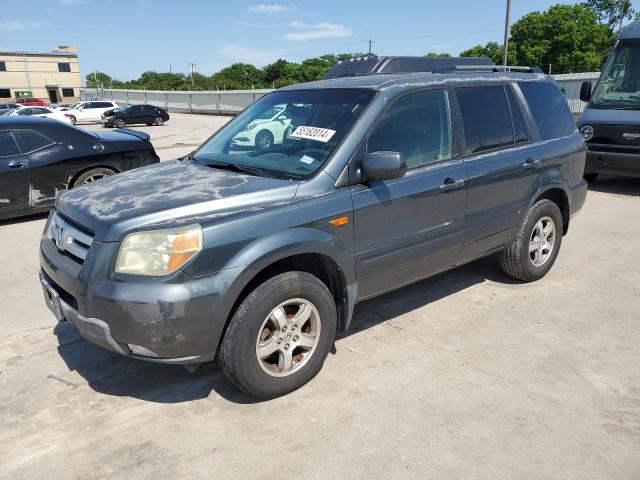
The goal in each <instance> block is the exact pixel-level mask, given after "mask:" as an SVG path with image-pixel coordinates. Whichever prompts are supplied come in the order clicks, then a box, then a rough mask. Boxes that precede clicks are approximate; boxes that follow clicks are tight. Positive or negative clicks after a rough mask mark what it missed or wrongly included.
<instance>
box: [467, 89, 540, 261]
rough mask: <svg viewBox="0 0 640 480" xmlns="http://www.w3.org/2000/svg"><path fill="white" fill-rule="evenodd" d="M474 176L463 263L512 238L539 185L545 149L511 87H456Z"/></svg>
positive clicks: (470, 174)
mask: <svg viewBox="0 0 640 480" xmlns="http://www.w3.org/2000/svg"><path fill="white" fill-rule="evenodd" d="M455 92H456V99H457V102H458V105H459V108H460V116H461V118H462V123H463V126H464V133H465V147H464V148H465V152H464V154H465V164H466V166H467V173H468V175H469V197H468V203H467V232H466V235H465V237H466V238H465V245H464V248H463V249H462V255H461V261H468V260H472V259H474V258H477V257H479V256H482V255H484V254H486V253H489V252H491V251H494V250H496V249H498V248H501V247H502V246H504V245H505V244H507V243H509V242H511V241H512V240H513V238H514V236H515V232H516V230H517V229H518V228H519V226H520V223H521V222H522V218H523V215H524V214H525V213H526V210H527V207H528V204H529V200H530V199H531V198H532V197H533V195H534V194H535V192H536V191H537V190H538V188H539V187H540V181H541V180H540V178H541V177H540V173H541V160H542V155H543V153H542V149H541V148H539V146H537V147H536V146H535V145H532V144H531V142H530V141H529V139H530V138H531V136H530V134H529V133H528V131H527V128H526V127H525V124H524V121H523V116H522V113H521V110H520V105H519V102H517V101H516V99H515V96H514V94H513V91H512V87H511V86H510V85H486V86H461V87H457V88H456V89H455Z"/></svg>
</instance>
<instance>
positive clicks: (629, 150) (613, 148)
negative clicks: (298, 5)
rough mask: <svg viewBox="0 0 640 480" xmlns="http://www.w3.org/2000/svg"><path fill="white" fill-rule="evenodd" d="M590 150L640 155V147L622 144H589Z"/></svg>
mask: <svg viewBox="0 0 640 480" xmlns="http://www.w3.org/2000/svg"><path fill="white" fill-rule="evenodd" d="M589 151H590V152H600V153H624V154H627V155H640V147H638V148H636V147H634V146H622V145H593V144H589Z"/></svg>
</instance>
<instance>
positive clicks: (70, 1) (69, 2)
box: [60, 0, 87, 7]
mask: <svg viewBox="0 0 640 480" xmlns="http://www.w3.org/2000/svg"><path fill="white" fill-rule="evenodd" d="M85 3H87V1H86V0H60V5H65V6H67V7H76V6H78V5H84V4H85Z"/></svg>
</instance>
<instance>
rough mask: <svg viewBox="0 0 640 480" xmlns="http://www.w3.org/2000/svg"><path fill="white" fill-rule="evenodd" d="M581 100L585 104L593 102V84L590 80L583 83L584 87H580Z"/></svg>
mask: <svg viewBox="0 0 640 480" xmlns="http://www.w3.org/2000/svg"><path fill="white" fill-rule="evenodd" d="M580 100H582V101H583V102H588V101H589V100H591V82H590V81H588V80H587V81H584V82H582V85H580Z"/></svg>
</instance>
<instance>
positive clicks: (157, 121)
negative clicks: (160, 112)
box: [153, 117, 164, 127]
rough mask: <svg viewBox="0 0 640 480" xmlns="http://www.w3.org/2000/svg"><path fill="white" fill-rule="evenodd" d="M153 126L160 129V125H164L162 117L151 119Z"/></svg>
mask: <svg viewBox="0 0 640 480" xmlns="http://www.w3.org/2000/svg"><path fill="white" fill-rule="evenodd" d="M153 124H154V125H155V126H156V127H161V126H162V125H164V120H163V119H162V117H156V118H154V119H153Z"/></svg>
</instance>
